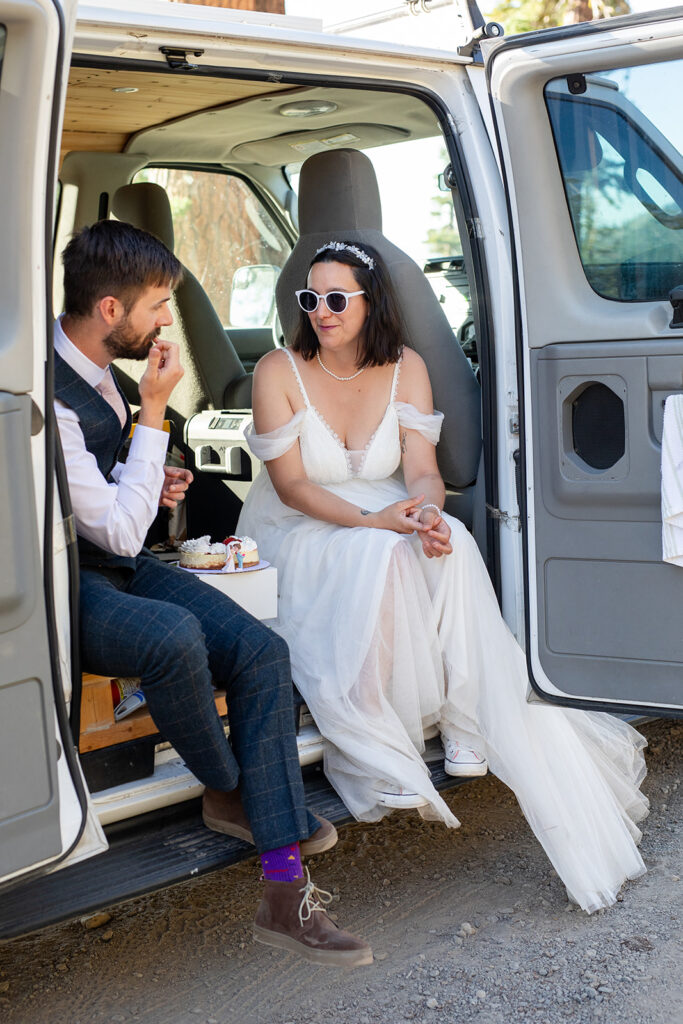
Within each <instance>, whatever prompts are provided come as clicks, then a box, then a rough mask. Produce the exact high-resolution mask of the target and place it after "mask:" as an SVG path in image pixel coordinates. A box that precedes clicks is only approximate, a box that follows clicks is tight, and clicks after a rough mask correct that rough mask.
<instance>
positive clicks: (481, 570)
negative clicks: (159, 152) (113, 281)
mask: <svg viewBox="0 0 683 1024" xmlns="http://www.w3.org/2000/svg"><path fill="white" fill-rule="evenodd" d="M287 355H288V356H289V358H290V361H291V365H292V368H293V372H294V373H295V374H296V377H297V380H298V384H299V388H300V389H301V393H302V395H303V399H304V402H305V407H304V408H303V409H301V410H300V411H299V412H297V413H296V415H294V416H293V417H292V419H291V420H290V421H289V422H288V423H285V424H283V425H282V426H281V427H279V428H278V429H277V430H273V431H271V432H270V433H268V434H260V435H257V434H255V433H254V432H253V429H252V430H250V431H248V432H247V440H248V442H249V445H250V447H251V449H252V451H253V452H254V454H255V455H256V456H257V457H258V458H260V459H263V460H269V459H274V458H277V457H279V456H280V455H283V454H284V453H285V452H286V451H287V450H288V449H289V448H291V447H292V446H293V445H294V444H296V443H297V442H298V443H299V445H300V447H301V456H302V460H303V464H304V468H305V471H306V474H307V476H308V477H309V479H310V480H312V481H314V482H315V483H318V484H320V485H321V486H323V487H325V488H327V489H328V490H329V491H331V492H333V493H334V494H338V495H339V496H340V497H343V498H345V499H346V500H347V501H350V502H352V503H353V504H355V505H358V506H360V507H362V508H367V509H370V510H371V511H378V510H380V509H382V508H384V507H385V506H387V505H389V504H391V503H392V502H395V501H399V500H401V499H402V498H405V497H407V496H408V495H407V492H406V489H405V485H404V483H403V480H402V477H401V474H400V469H399V467H400V460H401V453H400V442H399V424H400V425H402V426H404V427H406V428H408V429H411V430H418V431H420V433H421V434H423V435H424V436H425V437H427V438H428V440H429V441H431V442H432V443H433V444H436V443H437V441H438V437H439V433H440V429H441V420H442V418H443V417H442V415H441V414H440V413H435V414H434V415H432V416H428V415H424V414H422V413H420V412H418V410H417V409H415V408H414V406H412V405H407V404H406V403H403V402H398V401H396V386H397V380H398V371H399V367H400V363H398V364H397V366H396V371H395V373H394V379H393V385H392V391H391V396H390V401H389V404H388V406H387V409H386V412H385V414H384V417H383V419H382V421H381V423H380V424H379V426H378V428H377V430H376V431H375V433H374V434H373V436H372V438H371V439H370V441H369V442H368V444H367V445H366V447H365V449H364V451H361V452H350V451H348V450H347V449H346V448H345V447H344V445H343V443H342V442H341V440H340V438H338V437H337V436H336V435H335V434H334V432H333V431H332V430H331V429H330V427H329V426H328V425H327V423H326V422H325V420H324V419H323V418H322V416H321V415H320V413H319V412H318V411H317V410H316V409H315V407H314V406H313V405H311V403H310V402H309V400H308V396H307V394H306V392H305V389H304V387H303V383H302V381H301V378H300V376H299V373H298V370H297V367H296V364H295V362H294V359H293V358H292V356H291V354H290V353H289V352H287ZM444 518H445V519H446V520H447V522H448V524H449V526H450V528H451V531H452V533H451V542H452V545H453V553H452V554H451V555H448V556H444V557H442V558H433V559H428V558H426V557H425V556H424V554H423V553H422V548H421V545H420V542H419V540H418V539H417V537H416V536H408V535H399V534H397V533H393V532H391V531H388V530H377V529H370V528H367V527H357V528H349V527H342V526H335V525H331V524H329V523H325V522H321V521H320V520H316V519H312V518H310V517H308V516H306V515H303V514H302V513H301V512H297V511H295V510H294V509H292V508H289V507H287V506H286V505H284V504H283V503H282V502H281V501H280V499H279V498H278V496H277V494H276V492H275V490H274V488H273V485H272V483H271V481H270V478H269V476H268V473H267V472H266V471H265V470H264V471H263V472H261V473H260V474H259V476H258V477H257V479H256V481H255V483H254V485H253V486H252V488H251V490H250V492H249V495H248V497H247V500H246V502H245V504H244V508H243V510H242V514H241V516H240V520H239V524H238V527H237V529H238V532H239V533H240V534H248V535H250V536H252V537H255V538H256V539H257V541H258V546H259V551H260V554H261V556H262V557H263V558H265V559H266V560H268V561H269V562H271V563H273V564H274V565H276V566H277V569H278V589H279V615H278V618H277V619H276V620H273V621H272V623H271V625H272V626H273V628H274V629H275V630H276V631H277V632H278V633H279V634H280V635H281V636H282V637H284V639H285V640H286V641H287V643H288V644H289V649H290V653H291V659H292V674H293V677H294V681H295V682H296V685H297V687H298V689H299V691H300V693H301V694H302V696H303V698H304V699H305V701H306V703H307V705H308V707H309V709H310V711H311V713H312V715H313V717H314V719H315V721H316V723H317V725H318V728H319V729H320V732H321V733H322V735H323V737H324V741H325V742H324V748H325V772H326V774H327V776H328V778H329V780H330V782H331V783H332V785H333V786H334V787H335V789H336V790H337V792H338V793H339V795H340V796H341V798H342V800H343V801H344V803H345V804H346V806H347V807H348V809H349V810H350V811H351V813H352V814H353V815H354V816H355V817H356V818H358V819H360V820H362V821H376V820H378V819H379V818H381V817H382V816H383V815H384V814H386V813H388V811H387V808H385V807H384V806H381V805H379V804H378V802H377V792H376V791H377V790H378V789H381V788H382V785H383V784H385V783H387V782H389V783H390V784H393V785H401V786H404V787H405V788H406V789H407V790H410V791H413V792H416V793H419V794H420V795H421V796H424V797H425V798H426V800H427V801H428V804H427V805H426V806H424V807H422V808H421V809H420V813H421V814H422V815H423V816H424V817H425V818H432V819H441V820H443V821H444V822H445V824H446V825H449V826H452V827H454V826H457V825H458V824H459V822H458V821H457V819H456V818H455V817H454V815H453V814H452V812H451V811H450V809H449V808H448V806H447V805H446V804H445V802H444V801H443V799H442V798H441V797H440V796H439V794H438V793H437V791H436V790H435V789H434V787H433V786H432V784H431V782H430V777H429V771H428V769H427V767H426V765H425V763H424V761H423V760H422V757H421V753H422V751H423V750H424V740H423V732H424V729H425V727H427V726H430V725H433V724H435V723H436V724H438V727H439V729H440V731H441V733H442V735H444V736H447V737H449V738H452V739H455V740H459V741H460V742H461V743H462V744H463V745H464V746H467V747H474V748H475V749H477V750H478V751H480V752H481V753H482V754H484V755H485V756H486V758H487V759H488V762H489V766H490V769H491V771H493V772H494V773H495V775H497V776H498V778H499V779H501V780H502V781H503V782H504V783H505V784H506V785H508V786H509V787H510V788H511V789H512V790H513V791H514V793H515V795H516V797H517V799H518V801H519V803H520V806H521V808H522V811H523V812H524V814H525V816H526V818H527V820H528V822H529V824H530V825H531V828H532V829H533V831H534V832H535V834H536V836H537V838H538V840H539V842H540V843H541V844H542V845H543V848H544V849H545V851H546V853H547V855H548V857H549V858H550V860H551V862H552V864H553V866H554V867H555V869H556V871H557V872H558V874H559V875H560V877H561V878H562V880H563V882H564V883H565V885H566V887H567V890H568V892H569V894H570V896H571V897H572V898H573V899H574V900H575V901H576V902H577V903H578V904H579V905H580V906H581V907H583V909H584V910H587V911H589V912H591V911H594V910H597V909H598V908H600V907H604V906H607V905H609V904H611V903H613V902H614V900H615V898H616V895H617V892H618V891H619V889H620V887H621V885H622V883H623V882H624V881H625V880H626V879H627V878H636V877H637V876H638V875H641V874H643V872H644V871H645V866H644V864H643V861H642V859H641V856H640V854H639V852H638V849H637V846H636V844H637V842H638V840H639V839H640V832H639V830H638V828H637V826H636V822H638V821H639V820H640V819H642V818H643V817H644V816H645V815H646V814H647V810H648V802H647V799H646V798H645V797H644V796H643V795H642V794H641V793H640V792H639V786H640V783H641V781H642V779H643V777H644V775H645V762H644V758H643V755H642V748H643V747H644V745H645V741H644V740H643V738H642V737H641V736H640V735H639V734H638V733H637V732H636V731H635V730H634V729H632V728H631V727H630V726H628V725H627V724H625V723H624V722H622V721H620V720H619V719H615V718H613V717H611V716H609V715H605V714H602V713H593V712H583V711H575V710H565V709H561V708H557V707H543V706H538V705H530V704H527V702H526V692H527V687H528V679H527V669H526V660H525V656H524V654H523V652H522V650H521V649H520V647H519V646H518V645H517V643H516V641H515V639H514V637H513V635H512V634H511V632H510V631H509V629H508V627H507V626H506V624H505V622H504V620H503V619H502V617H501V614H500V610H499V607H498V603H497V600H496V597H495V593H494V591H493V588H492V586H491V583H490V580H489V577H488V574H487V572H486V568H485V566H484V563H483V561H482V559H481V557H480V555H479V551H478V549H477V546H476V544H475V542H474V540H473V539H472V538H471V536H470V535H469V533H468V532H467V530H466V529H465V527H464V526H463V525H462V523H460V522H459V521H458V520H456V519H453V518H451V517H450V516H447V515H445V516H444Z"/></svg>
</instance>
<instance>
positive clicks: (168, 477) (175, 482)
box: [159, 466, 194, 508]
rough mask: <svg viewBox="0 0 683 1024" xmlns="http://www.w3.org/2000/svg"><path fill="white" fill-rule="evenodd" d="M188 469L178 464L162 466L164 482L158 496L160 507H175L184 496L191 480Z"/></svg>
mask: <svg viewBox="0 0 683 1024" xmlns="http://www.w3.org/2000/svg"><path fill="white" fill-rule="evenodd" d="M193 479H194V478H193V476H192V473H191V472H190V470H189V469H181V468H180V467H179V466H178V467H176V466H164V484H163V487H162V488H161V497H160V498H159V506H160V508H175V507H176V505H177V504H178V502H179V501H183V500H184V498H185V491H186V490H187V488H188V487H189V486H190V484H191V483H192V480H193Z"/></svg>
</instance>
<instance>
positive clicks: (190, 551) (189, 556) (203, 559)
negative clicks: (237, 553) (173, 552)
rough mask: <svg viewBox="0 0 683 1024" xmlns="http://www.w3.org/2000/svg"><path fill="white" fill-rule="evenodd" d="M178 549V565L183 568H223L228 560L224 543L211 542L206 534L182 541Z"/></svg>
mask: <svg viewBox="0 0 683 1024" xmlns="http://www.w3.org/2000/svg"><path fill="white" fill-rule="evenodd" d="M178 550H179V553H180V566H181V568H183V569H197V570H204V571H206V570H207V569H208V570H210V569H223V568H224V567H225V563H226V562H227V560H228V549H227V547H226V546H225V544H212V543H211V537H209V535H208V534H207V535H206V537H199V538H198V539H197V540H186V541H183V543H182V544H181V545H180V548H179V549H178Z"/></svg>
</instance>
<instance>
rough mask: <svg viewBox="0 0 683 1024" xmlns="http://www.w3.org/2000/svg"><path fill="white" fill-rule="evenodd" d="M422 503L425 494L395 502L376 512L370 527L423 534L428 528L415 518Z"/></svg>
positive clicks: (369, 524)
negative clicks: (418, 506)
mask: <svg viewBox="0 0 683 1024" xmlns="http://www.w3.org/2000/svg"><path fill="white" fill-rule="evenodd" d="M421 501H424V494H418V495H417V497H416V498H404V499H403V500H402V501H395V502H394V504H393V505H387V507H386V508H383V509H382V510H381V511H380V512H375V514H374V515H373V517H372V520H371V521H370V522H368V526H375V527H377V528H378V529H380V530H393V531H394V533H414V532H415V531H416V530H417V531H418V532H420V533H423V532H424V531H426V530H427V529H428V527H427V526H424V525H423V524H422V523H421V522H419V520H417V519H415V518H414V514H415V512H419V509H418V508H416V506H417V505H419V504H420V502H421ZM449 532H450V531H449Z"/></svg>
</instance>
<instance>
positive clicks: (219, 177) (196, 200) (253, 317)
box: [134, 167, 291, 327]
mask: <svg viewBox="0 0 683 1024" xmlns="http://www.w3.org/2000/svg"><path fill="white" fill-rule="evenodd" d="M134 180H135V181H151V182H154V183H155V184H157V185H161V186H162V188H164V189H165V190H166V192H167V193H168V196H169V200H170V203H171V211H172V214H173V232H174V236H175V254H176V256H177V257H178V259H179V260H180V261H181V263H183V264H184V266H186V267H187V268H188V269H189V270H190V271H191V272H192V273H193V274H194V276H195V277H196V278H197V279H198V281H199V282H200V283H201V285H202V287H203V288H204V290H205V291H206V293H207V295H208V296H209V298H210V299H211V302H212V304H213V306H214V309H215V310H216V312H217V313H218V316H219V317H220V319H221V322H222V324H223V325H224V326H225V327H265V326H266V325H269V323H270V319H271V318H272V314H273V296H274V281H275V278H276V277H277V275H278V274H279V272H280V269H281V267H282V266H283V265H284V263H285V261H286V260H287V257H288V256H289V253H290V251H291V246H290V244H289V242H288V241H287V239H286V238H285V236H284V235H283V233H282V231H281V230H280V228H279V227H278V225H277V224H276V223H275V221H274V220H273V218H272V217H271V216H270V214H269V213H268V211H267V209H266V208H265V206H264V205H263V203H262V202H261V201H260V200H259V199H258V198H257V196H256V195H255V193H254V192H253V191H252V189H251V188H250V187H249V186H248V185H247V184H246V183H245V182H244V181H243V180H242V179H241V178H238V177H236V176H235V175H232V174H225V173H221V172H214V171H196V170H189V169H187V170H186V169H177V168H170V167H148V168H145V169H144V170H142V171H140V172H139V173H138V174H137V175H136V176H135V179H134ZM247 267H249V268H251V271H249V272H247V271H246V270H245V269H243V270H241V271H240V273H239V274H237V278H236V280H235V282H234V287H233V278H235V274H236V272H237V271H238V270H239V269H240V268H247ZM252 278H253V280H252ZM259 282H262V284H263V288H262V289H261V290H262V291H263V299H264V301H263V302H256V301H255V299H254V296H255V287H254V286H256V290H257V289H258V284H259ZM247 286H249V287H248V292H249V297H250V302H249V305H248V307H247V306H245V304H244V302H241V301H240V298H241V296H242V295H243V293H244V292H245V290H247ZM245 316H247V318H248V319H249V322H245Z"/></svg>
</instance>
